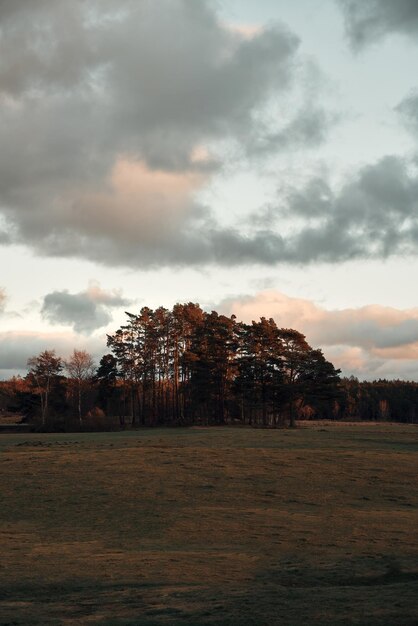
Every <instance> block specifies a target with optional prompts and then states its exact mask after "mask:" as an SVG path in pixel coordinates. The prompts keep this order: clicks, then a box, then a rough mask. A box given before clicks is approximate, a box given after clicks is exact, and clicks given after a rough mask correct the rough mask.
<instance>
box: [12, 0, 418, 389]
mask: <svg viewBox="0 0 418 626" xmlns="http://www.w3.org/2000/svg"><path fill="white" fill-rule="evenodd" d="M417 67H418V2H417V0H396V1H394V0H294V1H293V2H288V1H287V0H213V1H212V0H0V145H1V151H0V267H1V268H2V270H1V274H0V378H5V377H8V376H9V375H11V374H12V373H17V372H20V373H22V374H24V372H25V364H26V360H27V358H28V357H30V356H32V355H33V354H37V353H39V351H41V350H43V349H46V348H48V349H51V348H55V349H56V350H57V352H58V353H59V354H61V355H62V356H66V355H68V354H69V353H70V352H71V351H72V350H73V348H77V349H87V350H89V351H91V352H92V353H93V354H94V356H95V358H96V360H97V361H98V360H99V359H100V356H101V355H103V354H104V353H105V352H106V351H107V349H106V342H105V335H106V332H113V331H114V330H116V329H117V328H118V327H119V326H120V324H121V323H123V321H124V311H125V310H129V311H133V312H135V311H138V310H139V309H140V308H141V307H142V306H145V305H146V306H150V307H157V306H159V305H164V306H167V307H171V306H172V305H173V304H174V303H175V302H177V301H180V302H184V301H193V302H199V303H200V304H201V306H202V307H204V308H205V309H208V310H211V309H216V310H218V311H220V312H224V313H227V314H232V313H235V314H236V315H237V317H238V318H240V319H243V320H245V321H251V320H252V319H257V318H258V317H260V316H262V315H263V316H267V317H270V316H271V317H274V318H275V320H276V322H277V324H278V325H279V326H282V327H294V328H296V329H297V330H300V331H302V332H304V333H305V334H306V336H307V339H308V341H309V342H310V343H311V345H313V346H314V347H321V348H323V350H324V353H325V355H326V356H327V357H328V358H329V359H331V360H332V361H333V363H334V364H335V365H336V366H337V367H341V368H342V371H343V374H345V375H351V374H354V375H356V376H358V377H359V378H361V379H363V378H366V379H374V378H381V377H389V378H390V377H397V378H406V379H413V380H418V298H417V288H416V285H415V282H416V278H415V277H416V276H417V275H418V77H417V72H416V68H417Z"/></svg>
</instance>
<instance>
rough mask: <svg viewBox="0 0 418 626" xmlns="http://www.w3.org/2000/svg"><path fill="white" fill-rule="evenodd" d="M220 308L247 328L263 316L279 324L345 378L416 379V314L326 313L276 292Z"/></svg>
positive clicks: (385, 310)
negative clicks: (302, 336)
mask: <svg viewBox="0 0 418 626" xmlns="http://www.w3.org/2000/svg"><path fill="white" fill-rule="evenodd" d="M218 306H219V309H220V310H221V311H222V312H223V313H226V314H232V313H234V314H235V315H236V316H237V317H238V319H242V320H243V321H245V322H251V321H252V320H257V319H259V317H261V316H264V317H266V318H270V317H272V318H273V319H275V320H276V323H277V324H278V326H279V327H282V328H296V329H297V330H299V331H300V332H302V333H304V334H305V335H306V337H307V339H308V341H309V343H310V344H311V345H313V346H314V347H321V348H323V349H324V352H325V355H326V356H327V358H329V359H330V360H331V361H332V362H333V363H334V364H335V365H336V366H337V367H341V368H342V370H343V373H344V374H346V375H349V374H355V375H357V376H360V377H364V378H376V377H377V378H378V377H379V376H381V377H383V376H390V377H395V378H396V377H397V376H400V377H403V376H405V375H406V372H408V373H409V374H408V376H409V377H412V378H415V379H416V378H417V375H418V308H414V309H396V308H393V307H383V306H379V305H369V306H364V307H360V308H355V309H342V310H327V309H325V308H323V307H320V306H318V305H317V304H315V303H314V302H312V301H311V300H306V299H301V298H291V297H289V296H287V295H285V294H283V293H281V292H278V291H274V290H270V291H263V292H260V293H258V294H256V295H255V296H239V297H236V298H230V299H227V300H224V301H223V302H221V303H220V305H218Z"/></svg>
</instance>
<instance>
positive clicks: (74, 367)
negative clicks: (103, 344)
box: [65, 350, 95, 424]
mask: <svg viewBox="0 0 418 626" xmlns="http://www.w3.org/2000/svg"><path fill="white" fill-rule="evenodd" d="M65 369H66V370H67V372H68V374H69V376H70V378H71V379H72V381H73V384H74V388H75V391H76V394H77V409H78V419H79V422H80V424H82V423H83V419H82V412H81V399H82V394H83V389H84V387H85V386H86V384H87V383H88V381H89V380H90V379H91V378H92V377H93V374H94V371H95V365H94V361H93V358H92V356H91V354H89V353H88V352H86V351H85V350H74V351H73V353H72V355H71V356H70V358H69V359H68V360H66V361H65Z"/></svg>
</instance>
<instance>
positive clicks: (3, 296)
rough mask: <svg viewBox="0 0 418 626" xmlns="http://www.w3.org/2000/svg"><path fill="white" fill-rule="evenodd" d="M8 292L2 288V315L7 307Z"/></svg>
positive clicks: (0, 295) (0, 300)
mask: <svg viewBox="0 0 418 626" xmlns="http://www.w3.org/2000/svg"><path fill="white" fill-rule="evenodd" d="M6 300H7V296H6V291H5V289H3V287H0V313H4V307H5V305H6Z"/></svg>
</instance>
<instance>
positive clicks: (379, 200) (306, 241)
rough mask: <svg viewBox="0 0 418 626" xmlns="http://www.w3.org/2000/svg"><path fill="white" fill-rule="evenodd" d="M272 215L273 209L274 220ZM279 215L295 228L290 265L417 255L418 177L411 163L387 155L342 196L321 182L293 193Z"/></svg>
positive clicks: (287, 256) (288, 246)
mask: <svg viewBox="0 0 418 626" xmlns="http://www.w3.org/2000/svg"><path fill="white" fill-rule="evenodd" d="M271 215H272V209H271V208H270V211H269V217H270V219H271ZM276 216H277V219H279V218H280V219H281V220H286V218H287V219H288V220H290V221H291V222H293V223H294V224H295V225H296V226H295V227H294V228H293V230H291V231H290V232H289V234H288V235H287V237H286V240H285V245H284V248H283V251H282V258H283V260H285V261H293V262H305V263H306V262H310V261H326V262H333V261H345V260H349V259H356V258H387V257H389V256H391V255H401V254H412V255H414V254H416V246H417V243H418V176H417V173H416V171H414V169H413V168H412V170H411V168H410V163H409V162H408V161H407V160H405V159H402V158H400V157H398V156H387V157H384V158H383V159H381V160H380V161H378V162H377V163H375V164H373V165H367V166H365V167H363V168H361V169H360V170H359V171H358V172H356V173H355V174H354V175H353V176H352V177H351V178H349V179H348V180H347V182H346V183H345V184H344V185H343V186H342V188H341V189H340V190H339V191H338V192H334V191H333V190H332V189H331V187H330V186H329V184H328V182H327V181H326V179H324V178H321V177H317V178H314V179H313V180H311V181H310V182H309V183H308V184H307V185H306V186H305V187H304V188H302V189H296V188H289V189H288V191H287V200H286V202H285V203H284V206H282V207H280V206H279V207H278V208H277V213H276Z"/></svg>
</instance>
